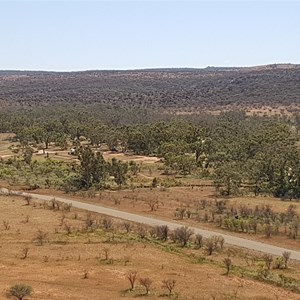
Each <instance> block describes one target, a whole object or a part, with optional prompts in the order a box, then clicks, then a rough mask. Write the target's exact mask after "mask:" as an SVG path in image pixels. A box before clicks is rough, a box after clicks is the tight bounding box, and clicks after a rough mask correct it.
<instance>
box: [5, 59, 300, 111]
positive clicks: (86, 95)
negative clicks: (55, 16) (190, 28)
mask: <svg viewBox="0 0 300 300" xmlns="http://www.w3.org/2000/svg"><path fill="white" fill-rule="evenodd" d="M62 103H64V104H72V105H74V104H79V103H80V104H81V105H89V104H95V103H98V104H101V105H105V106H110V107H128V108H139V109H141V108H147V109H152V110H160V111H164V110H166V111H172V112H195V110H199V111H202V110H204V109H205V110H206V111H207V110H217V109H222V108H229V109H233V108H241V109H245V108H249V107H252V108H253V107H263V106H271V107H277V106H282V105H283V106H286V107H287V106H289V107H292V108H294V109H295V107H296V106H298V105H299V103H300V65H290V64H286V65H268V66H260V67H251V68H216V67H208V68H205V69H188V68H186V69H152V70H151V69H149V70H131V71H85V72H42V71H0V104H1V107H2V108H4V107H18V106H23V107H24V106H25V107H28V106H49V105H56V104H62Z"/></svg>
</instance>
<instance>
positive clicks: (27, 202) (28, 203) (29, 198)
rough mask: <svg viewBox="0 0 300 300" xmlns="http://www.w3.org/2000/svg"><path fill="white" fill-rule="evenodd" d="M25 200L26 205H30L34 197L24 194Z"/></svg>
mask: <svg viewBox="0 0 300 300" xmlns="http://www.w3.org/2000/svg"><path fill="white" fill-rule="evenodd" d="M24 200H25V202H26V204H25V205H30V202H31V200H32V197H31V196H30V195H25V196H24Z"/></svg>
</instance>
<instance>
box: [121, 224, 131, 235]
mask: <svg viewBox="0 0 300 300" xmlns="http://www.w3.org/2000/svg"><path fill="white" fill-rule="evenodd" d="M123 227H124V229H125V230H126V233H129V232H130V231H131V230H132V225H131V223H129V222H124V223H123Z"/></svg>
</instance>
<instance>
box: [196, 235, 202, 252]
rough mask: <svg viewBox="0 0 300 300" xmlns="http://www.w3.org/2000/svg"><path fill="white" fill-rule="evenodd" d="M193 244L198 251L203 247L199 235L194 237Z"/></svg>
mask: <svg viewBox="0 0 300 300" xmlns="http://www.w3.org/2000/svg"><path fill="white" fill-rule="evenodd" d="M195 244H196V247H197V249H200V248H201V247H202V246H203V236H202V235H201V234H200V233H197V234H196V235H195Z"/></svg>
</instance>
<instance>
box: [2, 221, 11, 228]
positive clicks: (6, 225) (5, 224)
mask: <svg viewBox="0 0 300 300" xmlns="http://www.w3.org/2000/svg"><path fill="white" fill-rule="evenodd" d="M3 226H4V229H5V230H9V229H10V224H9V222H8V221H6V220H4V221H3Z"/></svg>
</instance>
